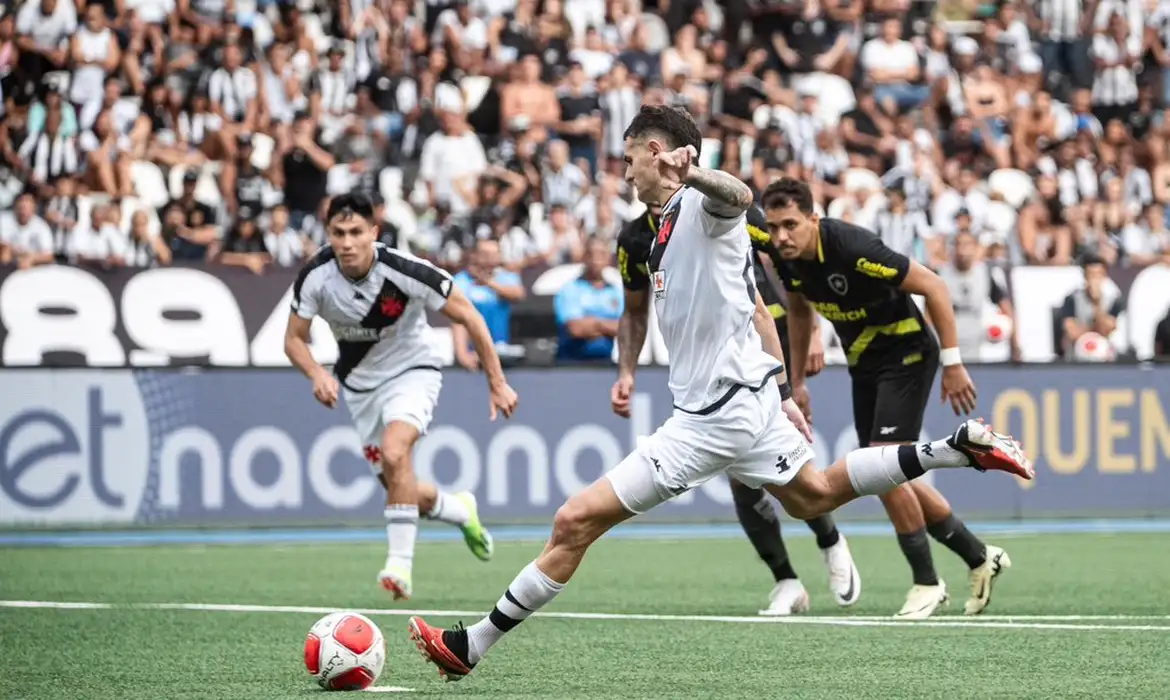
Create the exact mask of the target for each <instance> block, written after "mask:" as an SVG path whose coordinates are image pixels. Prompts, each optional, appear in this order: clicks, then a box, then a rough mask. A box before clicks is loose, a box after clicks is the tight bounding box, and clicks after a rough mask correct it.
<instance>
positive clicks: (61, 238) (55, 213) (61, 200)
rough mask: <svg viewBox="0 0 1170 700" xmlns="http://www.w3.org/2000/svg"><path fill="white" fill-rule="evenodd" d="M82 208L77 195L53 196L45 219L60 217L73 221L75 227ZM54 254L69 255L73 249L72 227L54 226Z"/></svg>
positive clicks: (46, 209) (63, 219)
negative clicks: (78, 203)
mask: <svg viewBox="0 0 1170 700" xmlns="http://www.w3.org/2000/svg"><path fill="white" fill-rule="evenodd" d="M79 216H80V210H79V209H78V206H77V198H76V197H53V198H52V199H50V200H49V203H48V204H46V205H45V221H48V220H49V219H52V218H59V220H61V221H72V222H73V224H74V228H76V226H77V222H78V217H79ZM52 228H53V254H54V255H56V256H57V257H58V258H67V257H69V251H70V249H71V247H72V246H71V241H70V236H71V235H72V229H67V228H65V227H64V226H61V225H57V226H53V227H52Z"/></svg>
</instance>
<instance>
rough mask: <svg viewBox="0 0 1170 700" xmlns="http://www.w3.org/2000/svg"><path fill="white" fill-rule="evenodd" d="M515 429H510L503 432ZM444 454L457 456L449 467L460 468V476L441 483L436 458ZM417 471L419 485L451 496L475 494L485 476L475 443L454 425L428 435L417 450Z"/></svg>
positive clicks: (432, 430)
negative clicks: (428, 483)
mask: <svg viewBox="0 0 1170 700" xmlns="http://www.w3.org/2000/svg"><path fill="white" fill-rule="evenodd" d="M514 429H515V428H512V427H509V428H505V429H504V430H514ZM500 432H504V431H503V430H502V431H500ZM444 450H450V451H452V452H454V453H455V459H454V460H450V463H452V464H455V465H456V466H457V467H458V468H459V472H458V476H456V478H455V479H454V480H452V481H439V479H438V478H436V476H435V457H436V456H437V455H438V454H439V453H440V452H443V451H444ZM444 463H445V464H446V463H447V462H444ZM414 469H415V472H416V473H417V474H418V479H419V481H431V482H434V483H435V484H436V485H437V486H439V487H440V488H442V489H443V490H445V491H452V492H459V491H475V490H476V489H478V488H479V481H480V476H481V475H482V473H483V472H482V470H481V468H480V461H479V447H478V446H477V445H476V444H475V440H473V439H472V438H471V436H470V435H468V434H467V432H466V431H464V430H461V429H459V428H456V427H455V426H452V425H440V426H438V427H435V428H431V429H430V430H429V431H427V434H426V436H425V437H424V438H423V439H422V440H420V441H419V443H418V446H417V447H416V448H415V450H414Z"/></svg>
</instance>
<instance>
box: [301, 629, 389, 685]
mask: <svg viewBox="0 0 1170 700" xmlns="http://www.w3.org/2000/svg"><path fill="white" fill-rule="evenodd" d="M385 663H386V642H385V640H384V639H383V638H382V631H381V630H379V629H378V626H377V625H375V624H374V623H373V622H371V621H370V620H369V618H366V617H364V616H362V615H358V614H357V613H351V612H335V613H332V614H330V615H326V616H325V617H323V618H321V619H320V620H318V621H317V624H315V625H313V628H312V629H310V630H309V636H308V638H307V639H305V668H307V669H308V670H309V673H311V674H312V675H313V678H316V679H317V684H318V685H320V686H321V687H322V688H324V689H325V690H364V689H366V688H368V687H370V686H371V685H373V684H374V681H376V680H378V675H379V674H381V673H382V665H383V664H385Z"/></svg>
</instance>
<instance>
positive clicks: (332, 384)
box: [313, 368, 338, 408]
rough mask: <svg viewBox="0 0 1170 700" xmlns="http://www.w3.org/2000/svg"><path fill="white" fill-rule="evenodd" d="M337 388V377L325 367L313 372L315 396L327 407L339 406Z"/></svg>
mask: <svg viewBox="0 0 1170 700" xmlns="http://www.w3.org/2000/svg"><path fill="white" fill-rule="evenodd" d="M337 388H338V385H337V377H334V376H333V375H332V374H330V373H329V371H328V370H326V369H325V368H321V369H319V370H317V371H316V372H314V373H313V397H314V398H315V399H317V400H318V401H320V402H321V403H322V404H324V405H325V406H326V407H328V408H336V407H337Z"/></svg>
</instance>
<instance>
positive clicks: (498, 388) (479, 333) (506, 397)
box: [442, 287, 517, 420]
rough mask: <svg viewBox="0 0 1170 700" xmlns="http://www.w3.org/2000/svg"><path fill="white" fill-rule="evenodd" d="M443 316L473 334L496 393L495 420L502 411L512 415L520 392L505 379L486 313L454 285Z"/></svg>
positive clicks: (482, 362) (509, 415)
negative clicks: (485, 317)
mask: <svg viewBox="0 0 1170 700" xmlns="http://www.w3.org/2000/svg"><path fill="white" fill-rule="evenodd" d="M442 311H443V315H444V316H446V317H447V318H449V319H450V320H451V321H452V322H453V323H458V324H459V325H461V326H463V327H464V328H465V329H467V335H468V336H470V337H471V344H472V345H473V346H475V354H476V355H478V356H479V364H480V366H482V367H483V371H484V373H485V374H487V379H488V388H489V389H490V391H491V394H492V407H491V411H492V420H495V419H496V411H497V410H499V411H500V412H502V413H503V414H504V417H505V418H510V417H511V416H512V412H513V411H514V410H516V402H517V397H516V392H515V391H513V390H512V387H510V386H508V381H507V380H506V379H505V378H504V368H503V367H502V366H501V365H500V356H499V355H498V354H497V353H496V346H495V343H493V342H492V334H491V332H490V331H489V330H488V327H487V324H486V323H484V320H483V316H481V315H480V313H479V311H478V310H477V309H476V308H475V306H474V305H473V304H472V303H471V301H470V300H469V299H468V298H467V297H466V296H465V295H464V294H463V292H462V291H460V290H459V289H458V288H455V287H453V288H452V289H451V293H450V295H449V296H448V297H447V303H446V304H444V305H443V309H442Z"/></svg>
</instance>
